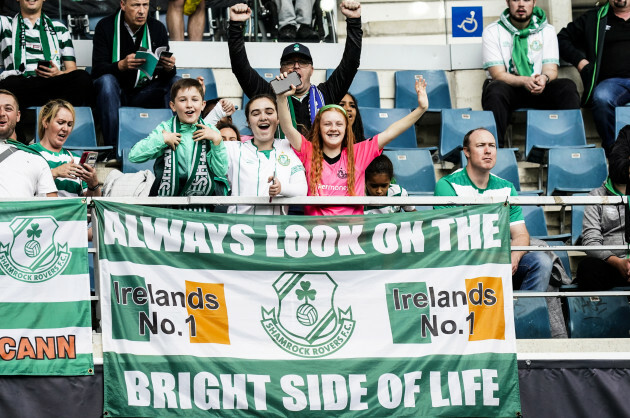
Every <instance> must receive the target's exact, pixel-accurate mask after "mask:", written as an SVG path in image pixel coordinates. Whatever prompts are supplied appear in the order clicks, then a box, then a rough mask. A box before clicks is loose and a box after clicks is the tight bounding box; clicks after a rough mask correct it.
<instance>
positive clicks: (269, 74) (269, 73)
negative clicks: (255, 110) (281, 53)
mask: <svg viewBox="0 0 630 418" xmlns="http://www.w3.org/2000/svg"><path fill="white" fill-rule="evenodd" d="M254 69H255V70H256V72H257V73H258V74H260V76H261V77H262V78H264V79H265V80H267V82H270V81H271V80H273V79H274V78H276V76H277V75H279V74H280V69H279V68H254ZM247 102H249V97H247V96H246V95H245V93H243V106H242V108H243V109H245V105H246V104H247Z"/></svg>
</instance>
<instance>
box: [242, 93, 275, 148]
mask: <svg viewBox="0 0 630 418" xmlns="http://www.w3.org/2000/svg"><path fill="white" fill-rule="evenodd" d="M248 111H249V114H248V115H247V124H248V125H249V128H250V129H251V130H252V134H253V136H254V138H256V141H259V142H261V143H262V142H269V141H273V137H274V135H275V133H276V128H277V127H278V112H276V106H275V105H274V104H273V102H272V101H271V100H269V99H268V98H266V97H261V98H259V99H256V100H254V101H253V102H250V105H249V110H248Z"/></svg>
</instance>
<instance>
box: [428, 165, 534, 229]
mask: <svg viewBox="0 0 630 418" xmlns="http://www.w3.org/2000/svg"><path fill="white" fill-rule="evenodd" d="M435 196H470V197H475V196H505V197H508V196H518V193H517V192H516V189H515V188H514V184H512V182H511V181H508V180H505V179H502V178H501V177H499V176H495V175H494V174H492V173H490V179H489V180H488V187H486V188H485V189H480V188H479V187H477V186H475V184H474V183H473V182H472V180H471V179H470V177H468V173H467V172H466V169H465V168H460V169H459V170H457V171H455V172H453V173H451V174H449V175H448V176H445V177H442V178H441V179H440V180H439V181H438V182H437V184H436V185H435ZM442 207H447V206H441V207H436V209H439V208H442ZM523 222H525V218H523V210H522V209H521V207H520V206H510V225H516V224H520V223H523Z"/></svg>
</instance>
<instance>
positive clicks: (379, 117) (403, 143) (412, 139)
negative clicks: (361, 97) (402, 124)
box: [360, 107, 418, 149]
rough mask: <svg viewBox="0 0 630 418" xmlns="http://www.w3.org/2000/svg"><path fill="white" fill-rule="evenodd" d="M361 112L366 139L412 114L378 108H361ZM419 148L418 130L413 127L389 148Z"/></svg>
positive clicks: (402, 110) (406, 110) (396, 139)
mask: <svg viewBox="0 0 630 418" xmlns="http://www.w3.org/2000/svg"><path fill="white" fill-rule="evenodd" d="M360 111H361V119H362V120H363V131H364V133H365V137H366V138H371V137H373V136H374V135H376V134H379V133H381V132H383V131H384V130H385V129H387V127H388V126H389V125H391V124H392V123H394V122H396V121H397V120H398V119H402V118H403V117H405V116H407V115H408V114H409V113H411V110H409V109H381V108H376V107H361V109H360ZM417 146H418V143H417V141H416V128H415V126H412V127H410V128H409V129H407V130H406V131H405V132H403V133H402V134H400V135H398V137H396V138H395V139H394V140H393V141H392V142H390V143H389V144H388V145H387V148H388V149H391V148H417Z"/></svg>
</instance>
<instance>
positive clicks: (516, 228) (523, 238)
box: [510, 222, 529, 275]
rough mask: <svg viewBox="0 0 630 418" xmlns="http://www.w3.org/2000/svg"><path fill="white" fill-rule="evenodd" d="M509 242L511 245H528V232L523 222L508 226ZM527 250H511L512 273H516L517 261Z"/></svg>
mask: <svg viewBox="0 0 630 418" xmlns="http://www.w3.org/2000/svg"><path fill="white" fill-rule="evenodd" d="M510 236H511V237H512V239H511V244H512V245H513V246H527V245H529V232H527V227H526V226H525V223H524V222H523V223H520V224H516V225H511V226H510ZM526 252H527V251H512V275H514V273H516V269H518V263H519V262H520V261H521V258H523V256H524V255H525V253H526Z"/></svg>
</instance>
